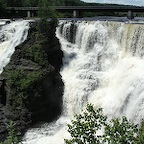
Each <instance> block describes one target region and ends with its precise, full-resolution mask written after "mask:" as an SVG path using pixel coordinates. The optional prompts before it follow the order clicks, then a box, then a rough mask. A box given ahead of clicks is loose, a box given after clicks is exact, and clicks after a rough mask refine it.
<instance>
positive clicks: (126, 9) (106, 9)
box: [8, 5, 144, 17]
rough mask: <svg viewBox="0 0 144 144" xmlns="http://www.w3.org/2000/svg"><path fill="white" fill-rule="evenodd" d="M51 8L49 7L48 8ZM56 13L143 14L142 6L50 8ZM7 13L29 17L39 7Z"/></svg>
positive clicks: (10, 8)
mask: <svg viewBox="0 0 144 144" xmlns="http://www.w3.org/2000/svg"><path fill="white" fill-rule="evenodd" d="M50 7H51V6H50ZM51 8H54V9H56V10H57V11H58V12H69V11H71V12H73V17H77V15H78V13H79V12H128V16H129V17H132V12H144V6H143V7H140V6H115V5H113V6H112V5H111V6H55V7H51ZM8 10H9V11H26V12H27V13H28V14H27V16H28V17H30V12H34V11H38V10H39V7H8Z"/></svg>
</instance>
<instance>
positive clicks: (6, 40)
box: [0, 20, 29, 73]
mask: <svg viewBox="0 0 144 144" xmlns="http://www.w3.org/2000/svg"><path fill="white" fill-rule="evenodd" d="M5 23H6V20H1V21H0V25H2V26H1V27H0V73H1V72H2V71H3V68H4V67H5V66H6V65H7V64H8V63H9V61H10V57H11V55H12V54H13V53H14V51H15V47H16V46H18V45H19V44H21V43H22V42H24V41H25V39H26V38H27V35H28V29H29V22H28V21H26V20H17V21H11V22H10V23H9V24H5ZM4 24H5V25H4Z"/></svg>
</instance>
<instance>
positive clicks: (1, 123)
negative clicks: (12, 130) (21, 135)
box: [0, 22, 64, 141]
mask: <svg viewBox="0 0 144 144" xmlns="http://www.w3.org/2000/svg"><path fill="white" fill-rule="evenodd" d="M48 28H49V29H48V30H49V31H48V32H47V33H48V34H43V33H40V32H39V31H38V29H37V24H36V23H32V24H31V29H30V31H29V36H28V38H27V40H26V41H25V42H24V43H23V44H21V45H20V46H18V47H16V50H15V53H14V54H13V56H12V58H11V61H10V63H9V64H8V65H7V66H6V67H5V69H4V71H3V73H2V74H1V78H0V100H1V101H0V128H1V130H0V141H1V140H2V139H3V138H4V136H5V135H6V126H5V123H8V122H9V120H12V121H14V122H15V123H16V126H17V129H18V130H19V131H21V132H22V131H24V130H25V129H27V128H28V127H30V126H31V125H32V124H33V123H37V122H40V121H47V122H50V121H52V120H54V119H56V118H58V116H59V115H60V114H61V111H62V95H63V87H64V84H63V82H62V79H61V76H60V74H59V70H60V68H61V66H62V57H63V52H62V51H61V49H60V43H59V41H58V39H57V38H56V37H55V26H54V25H53V22H49V23H48Z"/></svg>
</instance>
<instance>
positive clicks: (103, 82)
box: [24, 21, 144, 144]
mask: <svg viewBox="0 0 144 144" xmlns="http://www.w3.org/2000/svg"><path fill="white" fill-rule="evenodd" d="M72 27H73V28H74V29H75V31H71V29H72ZM57 37H58V38H59V39H60V42H61V45H62V49H63V51H64V54H65V56H64V67H63V68H62V70H61V75H62V78H63V81H64V84H65V90H64V96H63V101H64V111H63V115H62V116H61V118H60V119H59V120H57V121H56V122H53V123H51V124H45V125H43V126H42V127H41V128H35V129H31V130H29V131H28V132H27V134H26V136H25V138H24V139H25V140H26V141H25V142H24V143H25V144H34V143H35V144H63V143H64V141H63V139H64V138H69V137H70V136H69V134H68V133H67V131H66V123H69V122H70V119H72V118H73V117H74V115H75V114H77V113H80V112H81V110H82V109H83V108H84V107H85V105H86V103H87V102H90V103H93V104H94V106H95V107H102V108H103V110H104V113H105V114H106V115H108V116H109V117H110V118H111V117H121V116H122V115H125V116H127V118H128V119H130V120H132V121H134V122H135V123H140V122H141V120H142V119H144V57H143V55H144V25H143V24H131V23H123V22H109V21H91V22H86V21H82V22H80V21H78V22H75V23H73V22H66V23H65V22H61V23H60V26H59V27H58V29H57ZM71 38H72V39H73V40H71ZM68 41H75V43H71V42H68Z"/></svg>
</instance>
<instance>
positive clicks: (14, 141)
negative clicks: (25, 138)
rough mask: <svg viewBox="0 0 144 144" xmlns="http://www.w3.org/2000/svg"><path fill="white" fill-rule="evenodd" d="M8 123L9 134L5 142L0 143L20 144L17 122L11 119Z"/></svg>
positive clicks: (0, 143)
mask: <svg viewBox="0 0 144 144" xmlns="http://www.w3.org/2000/svg"><path fill="white" fill-rule="evenodd" d="M6 125H7V130H8V136H7V138H6V140H5V141H4V142H0V144H18V143H19V142H20V141H21V140H20V139H19V138H18V136H17V133H16V131H15V126H16V124H15V123H14V122H13V121H10V122H9V123H8V124H6Z"/></svg>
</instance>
